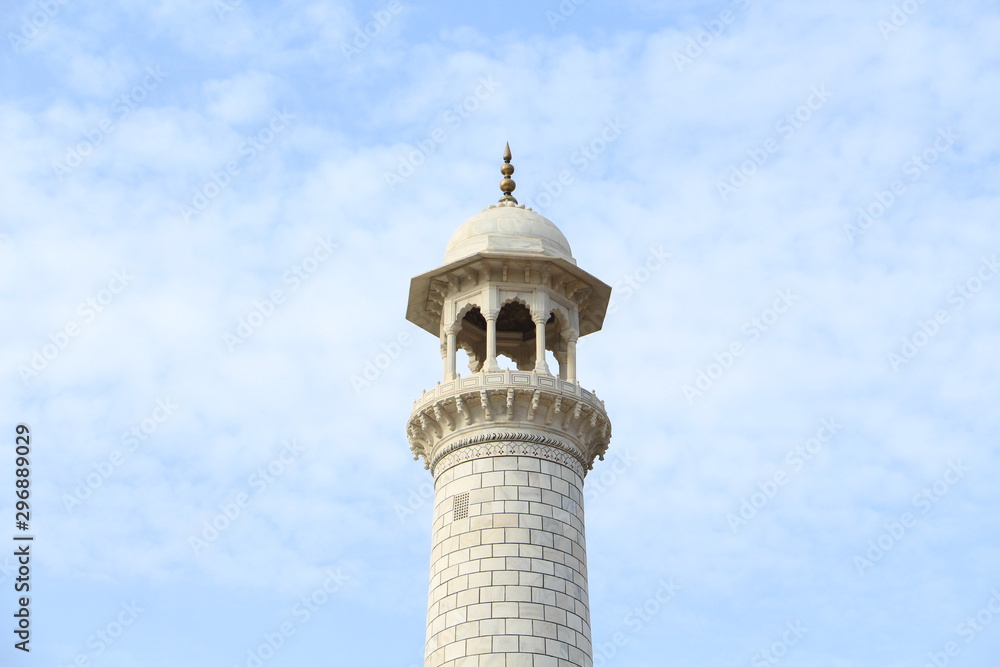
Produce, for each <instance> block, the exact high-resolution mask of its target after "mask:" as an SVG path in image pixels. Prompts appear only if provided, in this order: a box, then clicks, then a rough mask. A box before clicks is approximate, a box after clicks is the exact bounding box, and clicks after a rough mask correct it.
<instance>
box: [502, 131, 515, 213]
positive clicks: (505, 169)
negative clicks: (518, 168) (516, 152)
mask: <svg viewBox="0 0 1000 667" xmlns="http://www.w3.org/2000/svg"><path fill="white" fill-rule="evenodd" d="M510 157H511V156H510V143H509V142H508V143H507V147H506V148H504V151H503V166H501V167H500V173H501V174H503V180H502V181H500V191H501V192H503V197H500V202H499V203H503V202H508V201H509V202H513V203H515V204H516V203H517V200H516V199H514V196H513V195H511V194H510V193H511V192H513V191H514V188H516V187H517V185H516V184H515V183H514V181H513V180H511V177H510V175H511V174H513V173H514V165H512V164H511V163H510Z"/></svg>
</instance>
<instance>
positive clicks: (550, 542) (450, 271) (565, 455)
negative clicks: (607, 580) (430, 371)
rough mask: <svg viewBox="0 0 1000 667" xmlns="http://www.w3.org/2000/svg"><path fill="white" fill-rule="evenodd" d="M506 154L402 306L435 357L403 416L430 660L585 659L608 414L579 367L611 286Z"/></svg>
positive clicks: (464, 666) (467, 665)
mask: <svg viewBox="0 0 1000 667" xmlns="http://www.w3.org/2000/svg"><path fill="white" fill-rule="evenodd" d="M504 161H505V162H504V165H503V166H502V167H501V169H500V171H501V173H502V174H503V176H504V178H503V180H502V181H501V182H500V189H501V191H502V192H503V193H504V194H503V197H501V198H500V201H499V203H498V204H497V205H495V206H490V207H489V208H488V209H484V210H483V211H482V212H481V213H479V214H478V215H474V216H473V217H471V218H469V219H468V220H467V221H466V222H465V223H464V224H463V225H462V226H461V227H459V228H458V231H456V232H455V234H454V235H453V236H452V237H451V241H450V242H449V243H448V247H447V249H446V250H445V255H444V265H443V266H441V267H440V268H437V269H434V270H433V271H430V272H428V273H425V274H423V275H420V276H417V277H416V278H414V279H413V281H412V283H411V284H410V298H409V304H408V306H407V311H406V317H407V319H408V320H410V321H411V322H413V323H414V324H416V325H417V326H419V327H421V328H422V329H425V330H426V331H428V332H430V333H431V334H434V335H435V336H438V337H439V338H440V340H441V356H442V357H443V358H444V372H443V378H442V380H441V382H440V383H438V385H437V386H436V387H435V388H434V389H431V390H430V391H426V392H424V394H423V395H422V396H421V397H420V398H419V399H417V401H416V402H415V403H414V406H413V412H412V414H411V415H410V420H409V423H408V424H407V427H406V432H407V436H408V438H409V441H410V447H411V449H412V450H413V454H414V458H419V457H423V459H424V463H425V465H426V467H427V468H428V469H429V470H430V471H431V474H432V475H433V476H434V489H435V492H434V525H433V532H434V534H433V540H432V549H431V572H430V591H429V600H428V610H427V646H426V654H425V656H426V657H425V662H424V664H425V667H515V666H516V667H571V666H572V667H592V665H593V654H592V650H591V638H590V612H589V608H588V604H589V603H588V597H587V548H586V542H585V539H584V515H583V483H584V477H585V476H586V474H587V471H588V470H589V469H590V468H591V464H592V463H593V461H594V459H595V457H602V456H603V454H604V452H605V451H606V450H607V448H608V442H609V440H610V438H611V424H610V422H609V421H608V415H607V413H606V412H605V410H604V402H603V401H601V400H600V399H598V398H597V396H596V395H595V394H594V393H593V392H590V391H587V390H586V389H583V388H582V387H581V386H580V384H579V382H578V381H577V365H576V343H577V339H578V338H579V337H580V336H585V335H586V334H589V333H593V332H595V331H598V330H600V328H601V325H602V324H603V322H604V314H605V311H606V309H607V305H608V298H609V297H610V294H611V288H610V287H608V286H607V285H605V284H604V283H603V282H601V281H600V280H598V279H597V278H595V277H593V276H592V275H590V274H589V273H587V272H586V271H583V270H582V269H579V268H577V266H576V260H575V259H573V255H572V254H571V252H570V248H569V243H568V242H567V241H566V237H565V236H563V234H562V232H560V231H559V229H558V228H556V226H555V225H554V224H552V223H551V222H550V221H549V220H547V219H545V218H544V217H542V216H541V215H539V214H538V213H535V212H534V211H532V210H531V209H528V208H525V207H524V205H522V204H518V203H517V200H516V199H514V197H513V196H512V195H511V192H513V190H514V181H513V180H511V178H510V176H511V174H513V173H514V167H513V166H511V164H510V148H509V147H508V148H507V150H506V152H505V154H504ZM459 348H461V349H462V350H464V351H465V352H466V353H467V354H468V357H469V360H470V363H469V371H470V372H468V373H465V374H463V375H460V374H459V373H458V372H456V353H457V350H458V349H459ZM546 350H549V351H551V352H552V354H553V356H554V358H555V359H556V360H557V365H558V368H550V367H549V365H548V364H547V363H546V358H545V351H546ZM498 354H502V355H506V356H507V357H508V358H510V359H512V360H513V361H514V362H515V363H516V365H517V368H516V370H513V369H508V370H501V369H500V367H499V365H498V363H497V355H498Z"/></svg>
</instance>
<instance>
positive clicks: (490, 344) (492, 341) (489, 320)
mask: <svg viewBox="0 0 1000 667" xmlns="http://www.w3.org/2000/svg"><path fill="white" fill-rule="evenodd" d="M497 314H498V312H497V311H491V312H487V313H483V317H484V318H486V361H485V362H484V363H483V370H484V371H491V372H493V371H499V370H500V364H498V363H497Z"/></svg>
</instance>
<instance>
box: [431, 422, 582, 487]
mask: <svg viewBox="0 0 1000 667" xmlns="http://www.w3.org/2000/svg"><path fill="white" fill-rule="evenodd" d="M489 456H534V457H535V458H539V459H544V460H546V461H554V462H556V463H560V464H562V465H564V466H566V467H567V468H569V469H571V470H572V471H573V472H575V473H576V474H578V475H579V476H580V477H581V478H582V477H585V476H586V474H587V465H588V464H587V462H586V461H583V460H581V458H580V455H579V452H578V451H577V449H576V448H575V447H573V446H571V445H567V444H566V443H564V442H560V441H559V440H556V439H554V438H549V437H546V436H541V435H535V434H532V433H514V432H503V433H484V434H482V435H476V436H472V437H470V438H463V439H462V440H458V441H456V442H453V443H451V444H449V445H448V446H447V447H446V448H442V450H441V451H439V452H437V454H436V456H435V458H434V460H432V461H430V465H429V467H430V470H431V474H433V475H434V476H435V477H437V476H438V475H439V474H440V473H441V472H443V471H445V470H447V469H448V468H451V467H452V466H455V465H458V464H459V463H463V462H465V461H471V460H473V459H479V458H484V457H489Z"/></svg>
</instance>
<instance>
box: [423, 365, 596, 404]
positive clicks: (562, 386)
mask: <svg viewBox="0 0 1000 667" xmlns="http://www.w3.org/2000/svg"><path fill="white" fill-rule="evenodd" d="M510 388H514V389H518V388H523V389H531V388H538V389H549V390H553V389H554V390H556V391H559V392H561V393H563V394H568V395H570V396H577V397H580V398H583V399H585V400H587V401H589V402H591V403H595V404H598V405H600V406H601V407H604V401H602V400H601V399H599V398H597V394H596V393H595V392H592V391H587V390H586V389H584V388H583V387H581V386H580V385H578V384H577V383H575V382H569V381H567V380H561V379H559V378H558V377H556V376H554V375H545V374H544V373H536V372H534V371H512V370H505V371H494V372H488V371H480V372H478V373H473V374H472V375H465V376H461V377H458V378H455V379H454V380H449V381H448V382H441V383H439V384H438V385H437V386H436V387H434V389H431V390H430V391H427V390H425V391H424V393H423V394H421V395H420V398H418V399H417V400H415V401H414V402H413V409H414V411H416V410H418V409H420V408H422V407H423V406H425V405H427V404H429V403H433V402H434V401H436V400H437V399H439V398H441V397H442V396H448V395H450V394H455V393H459V392H463V391H467V390H470V389H472V390H475V389H510Z"/></svg>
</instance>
